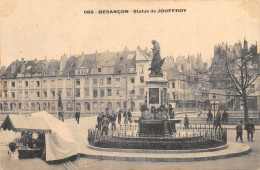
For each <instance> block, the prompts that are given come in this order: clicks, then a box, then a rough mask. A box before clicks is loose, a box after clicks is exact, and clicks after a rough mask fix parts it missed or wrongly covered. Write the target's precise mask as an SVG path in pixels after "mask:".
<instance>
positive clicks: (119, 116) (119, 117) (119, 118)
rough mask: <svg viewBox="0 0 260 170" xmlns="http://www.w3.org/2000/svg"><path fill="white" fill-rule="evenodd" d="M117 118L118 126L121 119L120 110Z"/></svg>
mask: <svg viewBox="0 0 260 170" xmlns="http://www.w3.org/2000/svg"><path fill="white" fill-rule="evenodd" d="M117 117H118V124H121V117H122V114H121V110H119V112H118V115H117Z"/></svg>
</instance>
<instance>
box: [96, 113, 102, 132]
mask: <svg viewBox="0 0 260 170" xmlns="http://www.w3.org/2000/svg"><path fill="white" fill-rule="evenodd" d="M102 119H103V118H102V113H99V115H98V117H97V128H98V130H101V125H102Z"/></svg>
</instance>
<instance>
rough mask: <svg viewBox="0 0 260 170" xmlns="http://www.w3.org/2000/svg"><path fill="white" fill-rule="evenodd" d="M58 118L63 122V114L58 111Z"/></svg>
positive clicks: (61, 111)
mask: <svg viewBox="0 0 260 170" xmlns="http://www.w3.org/2000/svg"><path fill="white" fill-rule="evenodd" d="M58 116H59V120H60V121H62V122H64V112H63V110H61V109H59V112H58Z"/></svg>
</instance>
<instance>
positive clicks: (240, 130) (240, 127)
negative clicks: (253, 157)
mask: <svg viewBox="0 0 260 170" xmlns="http://www.w3.org/2000/svg"><path fill="white" fill-rule="evenodd" d="M236 131H237V136H236V141H237V139H238V138H240V141H241V142H243V121H242V120H241V121H240V122H239V123H238V124H237V126H236Z"/></svg>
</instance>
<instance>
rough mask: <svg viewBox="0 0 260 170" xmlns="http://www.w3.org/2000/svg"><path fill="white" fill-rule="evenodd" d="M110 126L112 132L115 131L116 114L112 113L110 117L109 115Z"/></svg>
mask: <svg viewBox="0 0 260 170" xmlns="http://www.w3.org/2000/svg"><path fill="white" fill-rule="evenodd" d="M111 124H112V130H116V114H115V112H114V111H112V115H111Z"/></svg>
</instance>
